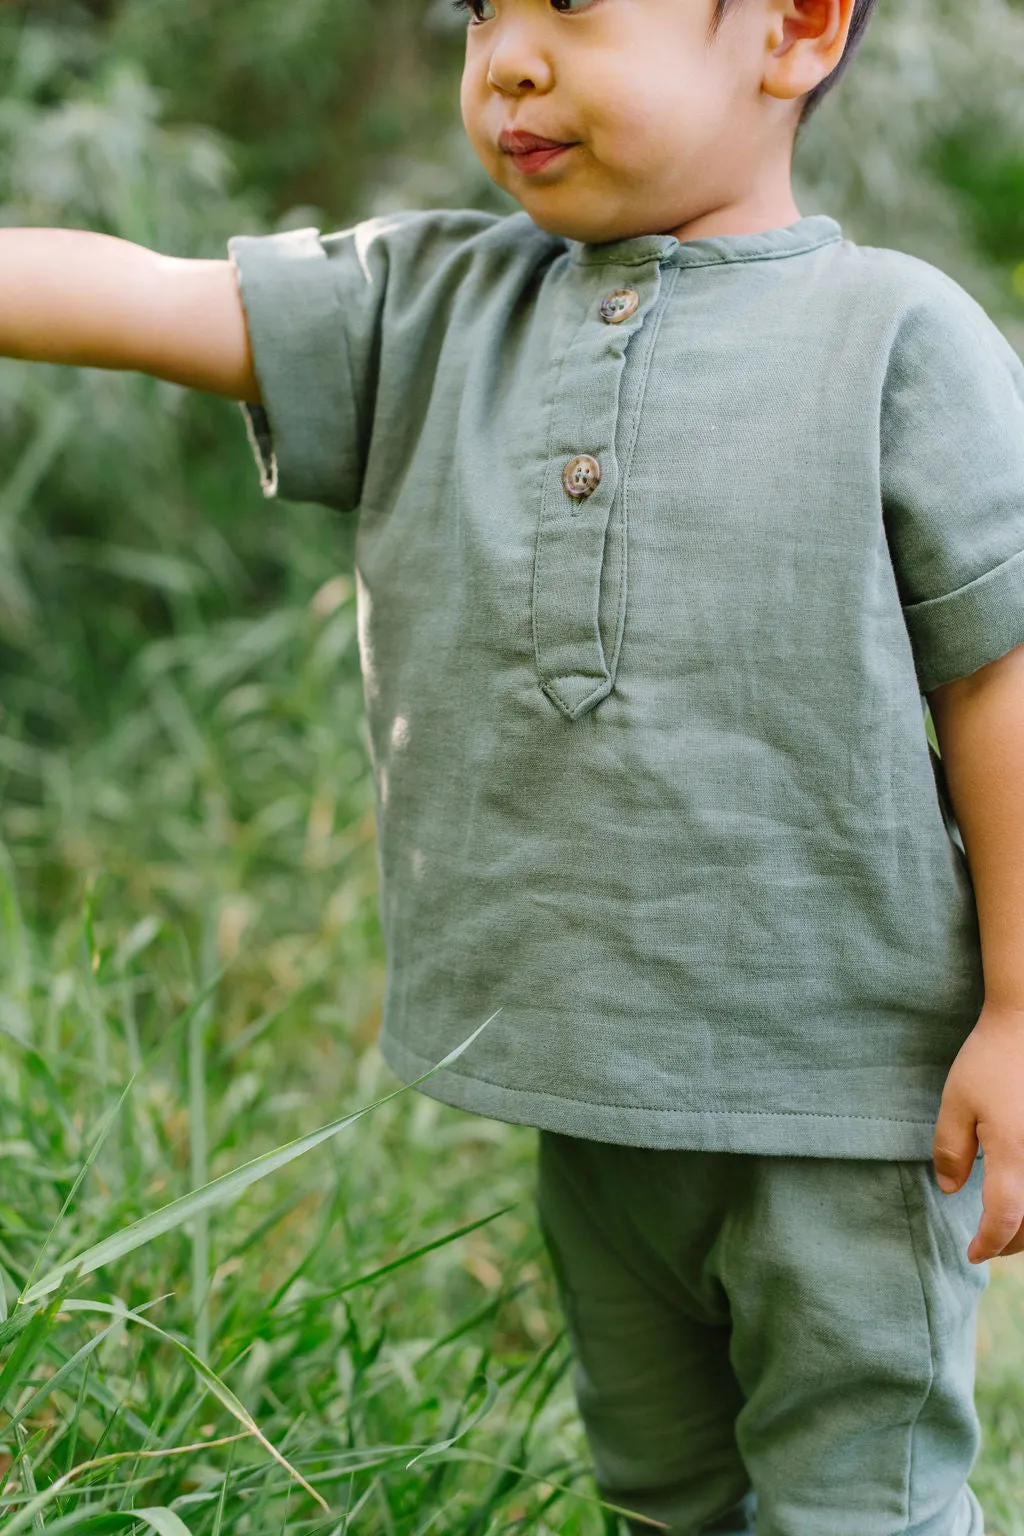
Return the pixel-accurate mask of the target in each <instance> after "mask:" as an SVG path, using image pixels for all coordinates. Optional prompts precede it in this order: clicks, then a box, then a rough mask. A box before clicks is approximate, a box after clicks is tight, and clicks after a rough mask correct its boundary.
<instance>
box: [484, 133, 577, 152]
mask: <svg viewBox="0 0 1024 1536" xmlns="http://www.w3.org/2000/svg"><path fill="white" fill-rule="evenodd" d="M570 142H571V141H570V140H568V139H542V138H540V137H539V136H538V135H537V134H536V133H523V132H522V131H521V130H518V129H517V130H516V131H514V132H507V131H505V132H502V133H500V134H499V135H498V148H499V149H500V150H501V151H502V153H503V154H506V155H528V154H530V152H531V151H532V150H537V149H562V148H564V147H565V145H566V144H568V143H570Z"/></svg>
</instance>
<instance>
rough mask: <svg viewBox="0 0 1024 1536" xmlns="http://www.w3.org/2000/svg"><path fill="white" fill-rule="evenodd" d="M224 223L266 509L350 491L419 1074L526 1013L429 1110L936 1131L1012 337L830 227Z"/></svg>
mask: <svg viewBox="0 0 1024 1536" xmlns="http://www.w3.org/2000/svg"><path fill="white" fill-rule="evenodd" d="M229 251H230V254H231V257H232V259H233V260H234V262H235V263H236V266H237V270H238V275H239V281H240V287H241V293H242V298H243V303H244V307H245V312H246V316H247V322H248V327H249V333H250V337H251V342H252V348H253V355H254V360H255V368H256V374H257V377H258V380H259V384H260V390H261V395H262V405H260V406H245V407H243V410H244V412H245V415H246V418H247V422H248V427H249V432H250V437H251V440H252V443H253V446H254V449H255V453H256V457H257V461H258V465H259V468H260V472H261V477H262V484H263V489H264V492H265V494H266V495H267V496H268V497H274V496H280V497H284V498H287V499H288V500H290V501H315V502H319V503H323V504H325V505H326V506H328V507H333V508H336V509H338V510H339V511H341V512H352V513H358V527H357V537H356V589H357V603H358V618H359V644H360V655H361V663H362V670H363V680H364V686H365V697H366V709H367V720H368V727H369V737H370V742H371V753H372V766H373V772H374V779H375V785H376V809H377V827H378V849H379V858H380V869H381V897H380V912H381V921H382V925H383V932H384V938H385V941H386V946H387V975H386V992H385V1000H384V1022H383V1027H382V1032H381V1036H380V1048H381V1051H382V1052H383V1055H384V1057H385V1059H386V1061H387V1062H388V1063H389V1064H390V1066H391V1067H392V1068H393V1069H394V1070H395V1072H396V1073H397V1074H398V1075H399V1076H400V1077H401V1078H402V1079H403V1080H405V1081H407V1082H408V1081H410V1080H411V1079H413V1078H415V1077H417V1076H419V1075H421V1074H422V1073H424V1072H427V1071H429V1069H430V1068H431V1067H433V1066H434V1065H435V1064H436V1063H437V1062H439V1061H440V1060H441V1059H442V1058H443V1057H444V1056H446V1055H447V1054H448V1053H449V1052H451V1051H452V1050H453V1049H454V1048H455V1047H456V1046H458V1045H459V1043H460V1042H462V1041H464V1040H465V1039H466V1038H467V1037H468V1036H470V1035H471V1034H472V1032H473V1031H474V1030H475V1029H476V1028H477V1027H478V1026H479V1025H481V1024H482V1023H484V1021H485V1020H487V1019H490V1023H488V1024H487V1027H486V1028H485V1029H484V1030H483V1032H482V1033H481V1034H480V1035H479V1036H478V1037H477V1038H476V1039H475V1040H474V1041H473V1043H472V1044H471V1045H470V1046H469V1047H468V1049H467V1050H466V1051H465V1052H464V1053H463V1054H462V1055H461V1056H460V1057H458V1059H457V1060H455V1061H454V1062H453V1063H452V1064H451V1065H450V1066H449V1067H446V1068H445V1069H444V1070H443V1071H441V1072H438V1073H436V1074H435V1075H434V1076H433V1077H431V1078H429V1079H428V1081H427V1082H426V1083H425V1084H424V1085H423V1087H422V1091H423V1092H425V1093H428V1094H430V1095H432V1096H433V1097H435V1098H437V1099H440V1100H443V1101H444V1102H446V1103H448V1104H453V1105H457V1106H460V1107H461V1108H463V1109H465V1110H470V1111H473V1112H475V1113H478V1114H481V1115H486V1116H490V1117H492V1118H494V1119H498V1120H506V1121H512V1122H518V1123H521V1124H527V1125H533V1126H538V1127H542V1128H544V1129H547V1130H554V1131H560V1132H563V1133H568V1134H570V1135H578V1136H585V1137H589V1138H592V1139H596V1140H604V1141H610V1142H619V1143H626V1144H632V1145H636V1146H649V1147H690V1148H698V1149H707V1150H725V1151H734V1152H751V1153H774V1154H805V1155H812V1156H826V1157H869V1158H887V1159H911V1158H928V1157H930V1155H931V1150H932V1135H933V1130H934V1124H935V1118H936V1115H937V1112H938V1107H939V1099H940V1095H941V1091H942V1087H943V1084H944V1082H945V1078H946V1075H947V1073H948V1070H949V1068H950V1065H951V1064H952V1061H953V1059H954V1057H955V1055H956V1053H957V1051H958V1049H959V1047H960V1045H961V1044H962V1042H963V1040H964V1038H965V1037H966V1036H967V1034H968V1033H969V1032H970V1030H971V1029H972V1028H973V1026H974V1024H975V1023H976V1021H977V1018H978V1015H979V1013H980V1011H981V1007H982V1003H983V1001H984V980H983V974H982V966H981V948H980V936H979V930H978V921H977V910H976V905H975V899H974V890H973V886H972V883H971V879H970V874H969V869H968V866H967V862H966V858H965V854H964V851H963V847H962V845H961V843H960V841H959V837H958V833H957V830H956V825H955V822H954V820H953V817H952V808H951V805H950V802H949V799H948V796H947V792H946V787H945V781H944V777H943V774H942V769H941V763H940V762H939V759H938V758H937V757H936V756H935V754H934V753H933V751H932V748H931V746H930V744H929V741H928V737H927V733H926V722H925V708H924V702H925V701H924V697H923V695H926V694H927V693H928V692H929V691H930V690H932V689H935V688H937V687H938V686H939V685H940V684H942V683H945V682H947V681H949V680H950V679H952V678H955V677H959V676H963V675H965V674H968V673H971V672H974V671H976V670H977V669H978V668H979V667H981V666H982V665H984V664H985V663H986V662H988V661H992V660H994V659H995V658H996V657H998V656H1000V655H1003V654H1004V653H1006V652H1007V651H1009V650H1011V649H1012V648H1013V647H1014V646H1016V645H1018V644H1020V643H1022V642H1024V367H1022V365H1021V361H1020V359H1019V357H1018V356H1017V354H1016V352H1015V351H1014V350H1013V348H1012V347H1011V346H1010V344H1009V342H1008V341H1007V340H1006V339H1005V337H1004V336H1003V334H1002V333H1001V332H1000V331H999V330H998V329H997V327H996V325H995V324H994V323H993V321H992V320H990V319H989V317H988V316H987V314H986V313H985V311H984V310H983V309H982V308H981V307H980V306H979V305H978V304H977V303H976V302H975V300H974V299H973V298H971V296H970V295H968V294H967V293H966V291H965V290H964V289H963V288H962V287H960V286H959V285H958V284H957V283H956V282H955V281H953V280H952V279H951V278H950V277H948V276H947V275H946V274H944V273H943V272H941V271H940V270H938V269H937V268H935V267H933V266H931V265H930V264H929V263H927V262H925V261H922V260H920V259H918V258H916V257H912V256H909V255H907V254H904V253H901V252H898V251H894V250H887V249H880V248H875V247H868V246H862V245H858V244H856V243H854V242H852V241H850V240H848V239H846V238H844V236H843V233H842V230H841V228H840V226H839V224H838V223H837V222H836V221H835V220H834V219H832V218H830V217H828V216H826V215H822V214H818V215H814V216H811V217H805V218H801V219H799V220H797V221H796V222H795V223H793V224H790V225H788V226H786V227H784V228H775V229H769V230H764V231H762V232H760V233H756V234H732V235H717V236H709V237H703V238H700V239H696V240H688V241H685V242H680V241H679V240H677V239H676V238H675V237H674V236H672V235H639V236H636V237H632V238H627V239H622V240H616V241H611V242H607V243H604V244H586V243H580V242H577V241H574V240H571V239H568V238H564V237H562V236H558V235H554V234H551V233H548V232H546V231H545V230H543V229H541V228H540V227H539V226H538V225H537V224H535V223H534V222H533V220H532V219H531V218H530V217H529V216H528V215H527V214H526V213H524V212H516V213H513V214H511V215H508V216H500V215H497V214H493V213H487V212H482V211H477V210H473V209H456V210H443V209H442V210H426V211H420V210H416V211H409V212H402V213H398V214H393V215H385V216H381V217H374V218H370V219H366V220H364V221H362V222H359V223H357V224H355V225H354V226H353V227H351V228H349V229H345V230H342V231H340V232H338V233H334V234H328V235H321V234H320V233H319V232H318V231H317V230H316V229H298V230H293V231H288V232H286V233H281V234H274V235H269V236H255V237H246V236H238V237H235V238H234V239H232V240H231V241H230V242H229ZM499 1010H500V1011H499ZM492 1015H495V1016H494V1017H492Z"/></svg>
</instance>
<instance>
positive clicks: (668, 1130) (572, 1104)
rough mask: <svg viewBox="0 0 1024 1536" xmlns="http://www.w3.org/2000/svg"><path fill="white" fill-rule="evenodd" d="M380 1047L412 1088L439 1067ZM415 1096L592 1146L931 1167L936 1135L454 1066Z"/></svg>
mask: <svg viewBox="0 0 1024 1536" xmlns="http://www.w3.org/2000/svg"><path fill="white" fill-rule="evenodd" d="M378 1045H379V1048H380V1052H381V1055H382V1056H383V1058H384V1060H385V1061H386V1062H387V1064H388V1066H389V1067H391V1069H392V1070H393V1071H394V1072H395V1073H396V1074H397V1075H398V1076H399V1077H400V1078H402V1079H403V1081H405V1082H406V1083H408V1082H411V1081H412V1079H414V1078H417V1077H420V1076H422V1074H423V1073H424V1072H429V1071H430V1069H431V1067H433V1066H435V1065H436V1063H435V1062H432V1061H427V1060H426V1059H425V1058H424V1057H422V1056H419V1055H417V1054H416V1052H414V1051H411V1050H409V1048H408V1047H407V1046H405V1045H402V1044H401V1043H400V1042H399V1041H398V1040H396V1039H395V1038H394V1037H393V1036H392V1035H390V1034H388V1032H387V1031H386V1030H384V1031H382V1033H381V1035H380V1037H379V1040H378ZM416 1091H417V1092H418V1093H422V1094H425V1095H426V1096H427V1097H428V1098H432V1099H438V1100H439V1101H440V1102H441V1103H442V1104H449V1105H451V1106H452V1107H453V1108H455V1109H462V1110H467V1111H468V1112H469V1113H470V1114H476V1115H483V1116H485V1117H486V1118H487V1119H489V1120H502V1121H505V1122H506V1123H507V1124H511V1125H529V1126H533V1127H535V1128H536V1129H537V1130H542V1131H555V1132H558V1133H560V1134H561V1135H565V1136H580V1137H584V1138H586V1139H587V1140H590V1141H605V1142H614V1143H616V1144H618V1145H620V1146H631V1147H656V1148H664V1149H666V1150H671V1149H679V1150H682V1149H686V1150H690V1151H698V1152H746V1153H752V1154H756V1155H762V1156H777V1157H843V1158H867V1159H873V1160H878V1161H885V1162H889V1161H893V1160H900V1161H918V1160H920V1161H923V1162H930V1161H931V1157H932V1146H933V1138H934V1134H935V1121H934V1120H904V1119H899V1118H894V1117H888V1116H884V1115H882V1116H875V1115H856V1114H850V1115H836V1114H829V1113H816V1112H814V1111H803V1110H724V1109H692V1108H687V1109H659V1108H654V1107H651V1106H645V1105H636V1104H592V1103H586V1102H584V1101H582V1100H580V1099H570V1098H565V1097H563V1096H562V1095H560V1094H552V1093H544V1092H540V1091H537V1090H527V1089H522V1088H512V1087H509V1086H507V1085H506V1084H503V1083H492V1082H488V1081H486V1079H483V1078H479V1077H470V1076H468V1075H467V1074H466V1073H462V1072H454V1071H452V1070H451V1069H450V1068H446V1069H445V1070H443V1071H441V1072H436V1073H435V1074H434V1076H433V1077H431V1078H428V1079H427V1081H426V1082H425V1083H420V1084H418V1085H417V1088H416Z"/></svg>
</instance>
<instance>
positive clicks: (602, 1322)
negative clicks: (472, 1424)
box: [537, 1131, 988, 1536]
mask: <svg viewBox="0 0 1024 1536" xmlns="http://www.w3.org/2000/svg"><path fill="white" fill-rule="evenodd" d="M983 1167H984V1163H983V1160H982V1159H980V1158H979V1159H978V1161H977V1162H976V1163H975V1165H974V1169H973V1171H972V1174H971V1177H970V1179H969V1180H968V1181H967V1183H966V1184H965V1185H964V1187H963V1188H962V1189H961V1190H959V1191H958V1192H957V1193H956V1194H955V1195H944V1194H942V1193H941V1191H940V1190H939V1188H938V1185H937V1184H936V1182H935V1174H934V1169H933V1167H932V1165H931V1164H930V1163H925V1162H921V1161H912V1162H898V1161H877V1160H872V1161H861V1160H857V1159H840V1158H802V1157H801V1158H798V1157H758V1156H752V1155H749V1154H742V1153H732V1152H700V1151H689V1150H668V1151H666V1150H664V1149H661V1148H650V1147H623V1146H616V1145H614V1144H612V1143H608V1142H598V1141H589V1140H586V1139H585V1138H582V1137H573V1136H563V1135H559V1134H558V1133H557V1132H552V1131H542V1132H541V1133H540V1138H539V1159H538V1180H537V1209H538V1213H539V1218H540V1225H541V1230H542V1232H543V1234H544V1238H545V1241H546V1243H547V1247H548V1251H549V1253H550V1255H551V1258H552V1261H553V1264H554V1270H555V1275H556V1278H557V1283H558V1291H559V1296H560V1299H561V1302H562V1306H563V1309H564V1311H565V1315H566V1321H567V1324H568V1331H569V1337H570V1340H571V1342H572V1345H573V1350H574V1356H575V1359H574V1387H575V1392H576V1399H577V1402H578V1404H579V1410H580V1416H581V1418H582V1420H583V1424H584V1428H585V1430H586V1434H587V1439H588V1442H589V1445H590V1448H591V1451H592V1454H593V1459H594V1471H595V1478H596V1482H597V1486H598V1490H599V1492H600V1494H601V1496H602V1498H604V1499H605V1500H606V1501H607V1502H608V1503H610V1504H613V1505H615V1506H617V1507H618V1508H620V1509H628V1510H630V1511H632V1512H634V1514H636V1515H644V1516H646V1517H648V1519H653V1520H656V1521H660V1522H663V1526H664V1527H667V1529H668V1530H669V1531H670V1532H671V1533H672V1536H698V1533H699V1536H711V1533H712V1532H713V1533H715V1536H751V1533H753V1532H755V1531H756V1533H757V1536H983V1533H984V1522H983V1519H982V1512H981V1508H980V1506H979V1504H978V1501H977V1498H976V1497H975V1495H974V1493H973V1491H972V1489H971V1488H970V1486H969V1485H968V1483H967V1481H966V1479H967V1477H968V1474H969V1472H970V1469H971V1465H972V1463H973V1461H974V1458H975V1455H976V1453H977V1450H978V1444H979V1425H978V1420H977V1415H976V1412H975V1408H974V1350H975V1315H976V1305H977V1301H978V1298H979V1296H980V1295H981V1293H982V1291H983V1290H984V1288H985V1284H986V1281H987V1278H988V1265H987V1264H982V1265H972V1264H971V1263H970V1262H969V1260H968V1259H967V1254H966V1250H967V1245H968V1243H969V1242H970V1239H971V1237H972V1236H973V1234H974V1231H975V1229H976V1227H977V1224H978V1220H979V1218H980V1216H981V1181H982V1172H983ZM755 1489H756V1493H755V1491H754V1490H755ZM626 1523H627V1527H628V1529H629V1531H630V1532H631V1533H635V1536H640V1533H642V1532H653V1531H655V1530H657V1529H658V1527H657V1526H655V1525H649V1524H642V1523H640V1522H639V1521H638V1520H629V1521H627V1522H626ZM608 1528H609V1530H615V1529H616V1528H617V1527H616V1525H615V1523H614V1521H613V1520H610V1521H609V1526H608ZM618 1528H619V1529H621V1527H618Z"/></svg>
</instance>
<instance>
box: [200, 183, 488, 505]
mask: <svg viewBox="0 0 1024 1536" xmlns="http://www.w3.org/2000/svg"><path fill="white" fill-rule="evenodd" d="M495 222H496V215H494V214H484V213H479V212H477V211H475V210H471V209H470V210H442V209H438V210H414V211H408V212H400V213H396V214H390V215H382V216H378V217H375V218H371V219H366V220H363V221H362V222H361V223H359V224H355V225H353V226H352V227H351V228H349V229H345V230H341V231H339V232H337V233H335V234H329V235H321V234H320V232H319V231H318V230H316V229H297V230H288V231H286V232H284V233H281V234H275V235H235V236H233V237H232V239H231V240H230V241H229V242H228V250H229V253H230V257H231V260H232V261H233V262H234V265H235V268H236V270H237V273H238V282H239V289H240V292H241V296H242V304H243V308H244V310H245V317H246V325H247V328H248V333H249V340H250V344H251V347H252V353H253V363H254V366H255V370H256V377H257V379H258V380H259V385H260V394H261V397H262V403H261V404H260V405H254V404H247V403H243V404H242V412H243V415H244V417H245V420H246V426H247V429H248V433H249V440H250V443H251V445H252V448H253V452H254V454H255V457H256V464H257V467H258V469H259V472H260V479H261V482H262V486H263V492H264V495H265V496H267V497H278V496H279V497H283V498H284V499H286V500H289V501H315V502H321V503H323V504H324V505H325V506H329V507H333V508H335V509H337V510H338V511H342V512H350V511H354V510H355V509H356V508H357V507H358V506H359V503H360V501H361V499H362V491H363V479H364V474H365V470H366V460H367V453H368V449H369V444H370V440H371V436H372V432H373V426H374V415H375V409H376V402H377V395H378V386H379V382H380V379H381V373H382V369H386V371H387V387H388V391H389V396H391V395H397V396H399V397H401V398H403V399H404V400H405V402H406V404H407V406H408V408H409V409H410V410H411V409H414V408H415V402H416V397H417V394H420V395H422V394H423V393H424V391H427V392H428V393H429V380H426V379H425V378H424V377H423V369H422V367H421V366H420V365H421V363H422V358H423V354H424V350H425V348H424V344H423V343H424V335H425V334H426V333H427V332H428V331H429V330H430V329H431V328H432V327H434V326H436V325H437V324H438V323H443V310H444V306H445V302H446V299H447V298H450V290H451V287H452V285H453V284H454V283H455V282H456V281H457V280H458V275H459V264H458V261H457V260H453V259H452V258H453V257H456V256H457V253H458V250H459V248H461V247H463V246H465V244H466V242H467V241H470V240H472V238H473V237H474V235H476V234H479V233H480V231H481V230H485V229H487V228H488V227H489V226H490V225H492V224H494V223H495Z"/></svg>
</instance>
